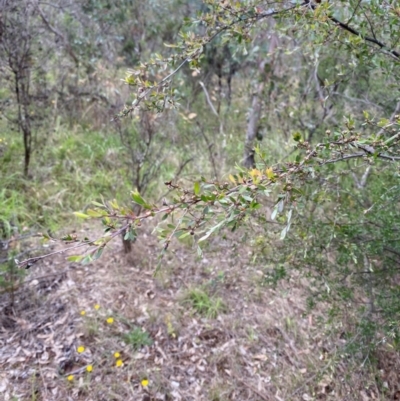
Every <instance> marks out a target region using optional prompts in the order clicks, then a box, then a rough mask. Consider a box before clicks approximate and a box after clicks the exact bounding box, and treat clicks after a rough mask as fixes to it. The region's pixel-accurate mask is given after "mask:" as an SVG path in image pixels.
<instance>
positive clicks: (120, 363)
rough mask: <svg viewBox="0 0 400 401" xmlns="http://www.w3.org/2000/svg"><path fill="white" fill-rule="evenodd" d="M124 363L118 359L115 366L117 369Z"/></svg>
mask: <svg viewBox="0 0 400 401" xmlns="http://www.w3.org/2000/svg"><path fill="white" fill-rule="evenodd" d="M123 364H124V363H123V362H122V359H117V362H115V366H116V367H117V368H119V367H121V366H122V365H123Z"/></svg>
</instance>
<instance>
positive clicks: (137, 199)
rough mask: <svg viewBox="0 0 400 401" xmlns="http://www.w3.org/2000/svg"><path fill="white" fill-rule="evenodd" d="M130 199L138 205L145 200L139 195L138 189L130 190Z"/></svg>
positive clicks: (142, 204)
mask: <svg viewBox="0 0 400 401" xmlns="http://www.w3.org/2000/svg"><path fill="white" fill-rule="evenodd" d="M131 195H132V199H133V201H134V202H135V203H137V204H138V205H140V206H144V205H145V204H146V202H145V200H144V199H143V198H142V197H141V196H140V194H139V192H138V191H132V192H131Z"/></svg>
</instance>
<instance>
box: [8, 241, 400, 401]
mask: <svg viewBox="0 0 400 401" xmlns="http://www.w3.org/2000/svg"><path fill="white" fill-rule="evenodd" d="M174 246H175V247H174V248H173V249H171V251H170V252H169V253H168V254H167V255H166V256H165V258H164V259H163V262H162V265H161V268H160V269H159V271H158V272H157V274H154V273H155V269H156V265H157V257H158V254H159V247H158V244H157V240H156V239H155V238H154V237H152V236H151V235H149V234H147V235H146V234H143V235H142V236H141V237H140V238H139V240H138V241H137V242H136V243H135V244H134V246H133V251H132V253H131V254H129V255H124V254H123V252H122V244H120V243H118V242H117V243H115V244H114V245H113V246H112V248H109V249H108V250H107V252H105V253H104V255H103V257H102V258H101V259H100V260H98V261H97V262H95V263H93V264H91V265H87V266H82V265H78V264H74V263H70V262H66V261H65V256H61V255H59V256H57V257H54V258H53V259H46V260H44V261H43V262H41V264H39V263H38V264H37V265H35V266H34V267H32V268H31V270H32V271H31V272H30V273H29V275H28V277H27V278H26V279H25V282H24V284H23V285H22V284H21V286H20V287H19V288H18V289H17V291H16V293H15V303H14V306H13V307H11V306H10V295H9V294H2V295H0V347H1V348H0V399H1V400H4V401H9V400H46V401H47V400H55V401H56V400H82V401H83V400H85V401H89V400H93V401H103V400H104V401H111V400H124V401H125V400H132V401H136V400H137V401H161V400H165V401H166V400H188V401H189V400H193V401H194V400H205V401H206V400H211V401H224V400H238V401H259V400H277V401H281V400H288V401H289V400H349V401H350V400H351V401H353V400H363V401H364V400H386V399H400V391H398V390H399V389H400V387H398V383H400V380H399V379H400V363H399V360H398V355H397V354H396V353H394V351H391V350H389V349H386V348H382V350H381V351H379V353H378V354H377V357H378V362H377V365H376V366H377V367H375V368H373V367H371V366H368V365H367V364H362V363H360V362H359V361H356V360H353V359H352V358H343V357H341V355H340V350H341V349H342V348H343V345H344V340H342V339H340V337H339V336H336V335H335V334H329V333H328V332H327V331H326V329H325V328H324V325H323V323H319V322H320V320H319V317H320V316H322V315H323V313H324V311H323V308H322V307H321V308H320V309H319V310H315V311H312V312H309V311H307V308H306V304H305V298H306V284H307V283H306V282H305V281H303V280H301V279H300V278H298V279H297V278H292V279H290V280H289V281H287V282H285V283H281V284H280V285H279V286H278V287H277V288H275V289H272V288H269V287H267V286H265V285H264V281H263V267H262V266H259V267H257V266H254V265H252V264H250V263H249V260H250V255H249V253H251V247H250V246H249V245H247V246H244V245H240V246H239V245H238V244H237V240H236V239H235V238H231V239H222V238H217V237H216V238H214V239H213V240H212V241H211V242H210V244H209V245H208V246H207V249H205V251H204V258H203V259H200V258H198V256H197V255H196V254H195V253H194V252H193V251H192V250H191V249H190V248H188V247H185V246H183V245H180V244H175V245H174ZM196 291H201V292H202V293H205V294H206V295H207V297H208V298H206V299H205V300H200V301H199V300H198V299H197V298H196V297H195V295H193V294H197V292H196ZM206 301H207V302H208V301H209V304H207V302H206ZM196 302H197V303H196ZM201 302H203V303H205V304H206V305H205V306H204V305H203V304H202V305H200V304H201ZM200 306H204V308H203V309H202V308H201V307H200ZM110 318H112V319H110ZM339 331H340V330H339ZM146 333H147V334H146ZM127 335H128V337H127ZM147 340H148V341H147ZM79 347H83V348H79ZM79 351H83V352H79ZM115 353H119V356H118V354H117V357H116V356H115ZM118 360H119V361H120V362H117V361H118ZM118 364H119V365H121V366H117V365H118ZM88 368H89V370H91V368H92V370H91V372H89V371H88ZM396 397H397V398H396Z"/></svg>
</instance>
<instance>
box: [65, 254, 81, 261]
mask: <svg viewBox="0 0 400 401" xmlns="http://www.w3.org/2000/svg"><path fill="white" fill-rule="evenodd" d="M82 259H83V256H82V255H73V256H68V258H67V260H68V261H69V262H80V261H81V260H82Z"/></svg>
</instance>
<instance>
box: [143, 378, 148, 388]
mask: <svg viewBox="0 0 400 401" xmlns="http://www.w3.org/2000/svg"><path fill="white" fill-rule="evenodd" d="M141 384H142V386H143V387H147V386H148V385H149V379H143V380H142V381H141Z"/></svg>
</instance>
